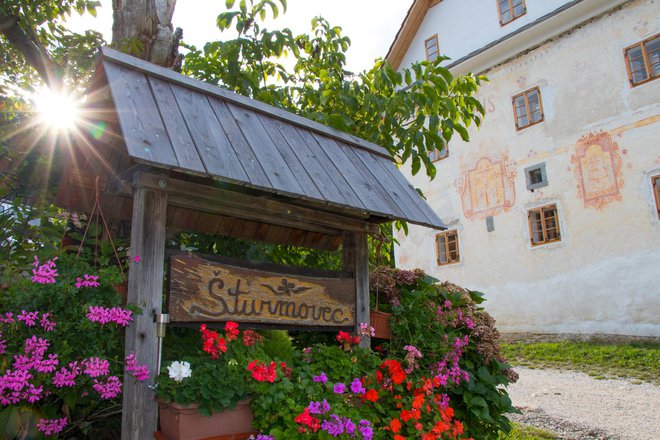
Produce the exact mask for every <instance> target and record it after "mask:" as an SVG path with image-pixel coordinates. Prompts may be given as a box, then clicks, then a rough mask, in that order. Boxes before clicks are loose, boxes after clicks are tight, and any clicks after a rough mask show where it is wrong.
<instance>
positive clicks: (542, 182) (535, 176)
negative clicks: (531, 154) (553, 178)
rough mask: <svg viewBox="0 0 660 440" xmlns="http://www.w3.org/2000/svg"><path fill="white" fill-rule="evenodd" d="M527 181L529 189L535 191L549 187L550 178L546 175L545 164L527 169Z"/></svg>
mask: <svg viewBox="0 0 660 440" xmlns="http://www.w3.org/2000/svg"><path fill="white" fill-rule="evenodd" d="M525 179H527V189H528V190H530V191H532V192H533V191H534V190H535V189H537V188H541V187H544V186H547V185H548V176H547V175H546V174H545V163H540V164H538V165H534V166H531V167H527V168H525Z"/></svg>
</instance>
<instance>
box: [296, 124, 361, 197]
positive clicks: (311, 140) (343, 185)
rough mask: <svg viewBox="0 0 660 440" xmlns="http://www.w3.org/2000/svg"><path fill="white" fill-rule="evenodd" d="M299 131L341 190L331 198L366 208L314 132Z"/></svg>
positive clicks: (312, 152)
mask: <svg viewBox="0 0 660 440" xmlns="http://www.w3.org/2000/svg"><path fill="white" fill-rule="evenodd" d="M297 131H298V133H299V134H300V137H301V138H302V139H303V142H305V144H306V145H307V148H308V149H309V151H310V153H311V155H312V156H313V157H314V158H316V160H317V161H318V162H319V164H320V166H321V168H322V169H324V170H327V175H328V176H329V180H330V181H331V182H333V186H335V187H336V188H337V190H338V192H339V197H335V199H331V200H332V201H333V202H336V203H338V204H340V205H343V206H351V207H357V208H363V209H366V208H365V206H364V203H362V201H361V200H360V198H359V197H358V196H357V194H355V191H353V189H352V188H351V187H350V185H349V184H348V182H346V180H345V179H344V178H343V177H341V176H342V174H343V172H342V170H339V169H338V168H337V167H336V166H335V164H334V163H333V162H332V159H331V158H330V157H329V156H328V154H326V152H325V151H323V148H321V146H320V145H319V143H318V142H317V141H316V138H315V137H314V135H313V133H312V132H311V131H309V130H304V129H298V130H297ZM325 189H326V188H325V186H324V187H323V188H321V191H324V190H325ZM333 195H334V192H333Z"/></svg>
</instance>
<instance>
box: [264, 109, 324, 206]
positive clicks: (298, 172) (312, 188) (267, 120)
mask: <svg viewBox="0 0 660 440" xmlns="http://www.w3.org/2000/svg"><path fill="white" fill-rule="evenodd" d="M259 120H260V121H261V123H262V124H263V126H264V128H265V129H266V131H268V135H269V136H270V138H271V139H272V140H273V142H274V143H275V145H277V146H278V149H279V151H280V154H281V155H282V158H283V159H284V161H285V162H286V164H287V166H288V167H289V169H290V170H291V172H292V173H293V174H294V176H296V179H297V180H298V183H300V186H301V187H302V190H303V194H305V195H306V196H308V197H312V198H314V199H319V200H323V195H322V194H321V191H319V189H318V188H317V187H316V183H315V182H314V179H312V177H310V175H309V173H308V172H307V170H306V167H305V165H303V163H302V162H301V161H300V159H298V156H297V155H296V153H295V151H294V149H293V145H292V143H290V142H289V139H288V138H286V137H285V136H284V135H282V132H281V129H282V127H283V126H284V124H285V123H284V122H282V121H278V120H276V119H274V118H271V117H269V116H266V115H264V114H261V115H259ZM292 142H295V141H292Z"/></svg>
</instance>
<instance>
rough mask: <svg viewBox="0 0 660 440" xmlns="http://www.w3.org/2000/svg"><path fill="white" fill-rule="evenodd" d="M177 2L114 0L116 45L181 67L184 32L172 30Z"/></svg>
mask: <svg viewBox="0 0 660 440" xmlns="http://www.w3.org/2000/svg"><path fill="white" fill-rule="evenodd" d="M175 5H176V0H112V9H113V18H114V23H113V25H112V45H113V46H115V47H118V48H120V49H122V50H124V51H125V52H128V53H130V54H131V55H134V56H137V57H139V58H142V59H143V60H147V61H149V62H151V63H154V64H158V65H160V66H163V67H167V68H172V69H174V70H180V65H181V56H180V55H179V40H181V36H182V31H181V29H180V28H177V29H176V30H175V31H173V30H172V15H173V14H174V7H175ZM136 43H137V44H136ZM128 48H130V49H129V50H127V49H128Z"/></svg>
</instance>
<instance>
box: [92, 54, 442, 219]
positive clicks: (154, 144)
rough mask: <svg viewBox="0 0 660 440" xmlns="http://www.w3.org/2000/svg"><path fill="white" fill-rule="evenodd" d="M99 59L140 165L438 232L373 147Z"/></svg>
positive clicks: (196, 85)
mask: <svg viewBox="0 0 660 440" xmlns="http://www.w3.org/2000/svg"><path fill="white" fill-rule="evenodd" d="M100 64H101V68H102V71H103V72H104V73H105V80H106V81H107V84H105V85H102V86H106V85H107V87H108V88H109V91H110V96H111V97H112V101H113V105H114V110H115V112H116V115H117V118H118V123H119V128H120V131H121V135H122V137H123V142H124V144H125V148H126V152H127V154H128V156H130V157H131V158H132V159H133V160H135V161H136V162H138V163H142V164H146V165H149V166H151V167H156V168H161V169H169V170H175V171H178V172H182V173H185V174H190V175H198V176H204V177H211V178H213V179H215V180H219V181H223V182H227V183H229V184H235V185H240V186H244V187H248V188H253V189H255V190H258V191H261V192H265V193H272V194H276V195H278V196H283V197H285V198H291V199H299V200H302V201H305V202H306V203H305V204H306V205H307V206H325V207H326V208H327V207H336V208H339V209H341V210H342V212H345V213H350V212H354V213H356V214H358V213H359V215H360V216H361V217H364V216H365V214H367V216H368V217H369V218H371V221H375V222H382V221H388V220H404V221H408V222H411V223H415V224H419V225H424V226H429V227H432V228H444V224H443V223H442V221H441V220H440V219H439V218H438V216H437V215H436V214H435V213H434V212H433V210H432V209H431V208H430V207H429V206H428V205H427V204H426V202H425V201H424V199H423V198H422V197H421V196H420V195H419V194H418V193H417V192H416V191H415V190H414V188H413V187H412V186H411V185H410V184H409V183H408V181H407V180H406V178H405V177H404V176H403V175H402V174H401V173H400V172H399V170H398V169H397V166H396V164H395V163H394V162H393V161H392V159H391V157H390V156H389V155H388V153H387V151H386V150H385V149H384V148H382V147H380V146H378V145H375V144H373V143H370V142H367V141H365V140H363V139H360V138H357V137H355V136H351V135H348V134H346V133H343V132H340V131H338V130H335V129H332V128H329V127H326V126H324V125H321V124H318V123H316V122H313V121H310V120H308V119H305V118H303V117H300V116H298V115H295V114H293V113H289V112H286V111H284V110H282V109H278V108H276V107H273V106H270V105H267V104H264V103H262V102H259V101H256V100H253V99H250V98H247V97H244V96H241V95H238V94H236V93H233V92H230V91H227V90H224V89H222V88H219V87H216V86H213V85H211V84H208V83H205V82H202V81H198V80H194V79H192V78H189V77H187V76H184V75H181V74H178V73H176V72H173V71H171V70H168V69H164V68H161V67H158V66H155V65H153V64H151V63H148V62H146V61H143V60H140V59H138V58H134V57H131V56H128V55H125V54H123V53H120V52H117V51H115V50H112V49H109V48H103V49H102V53H101V59H100ZM96 87H99V85H98V84H97V86H96Z"/></svg>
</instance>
